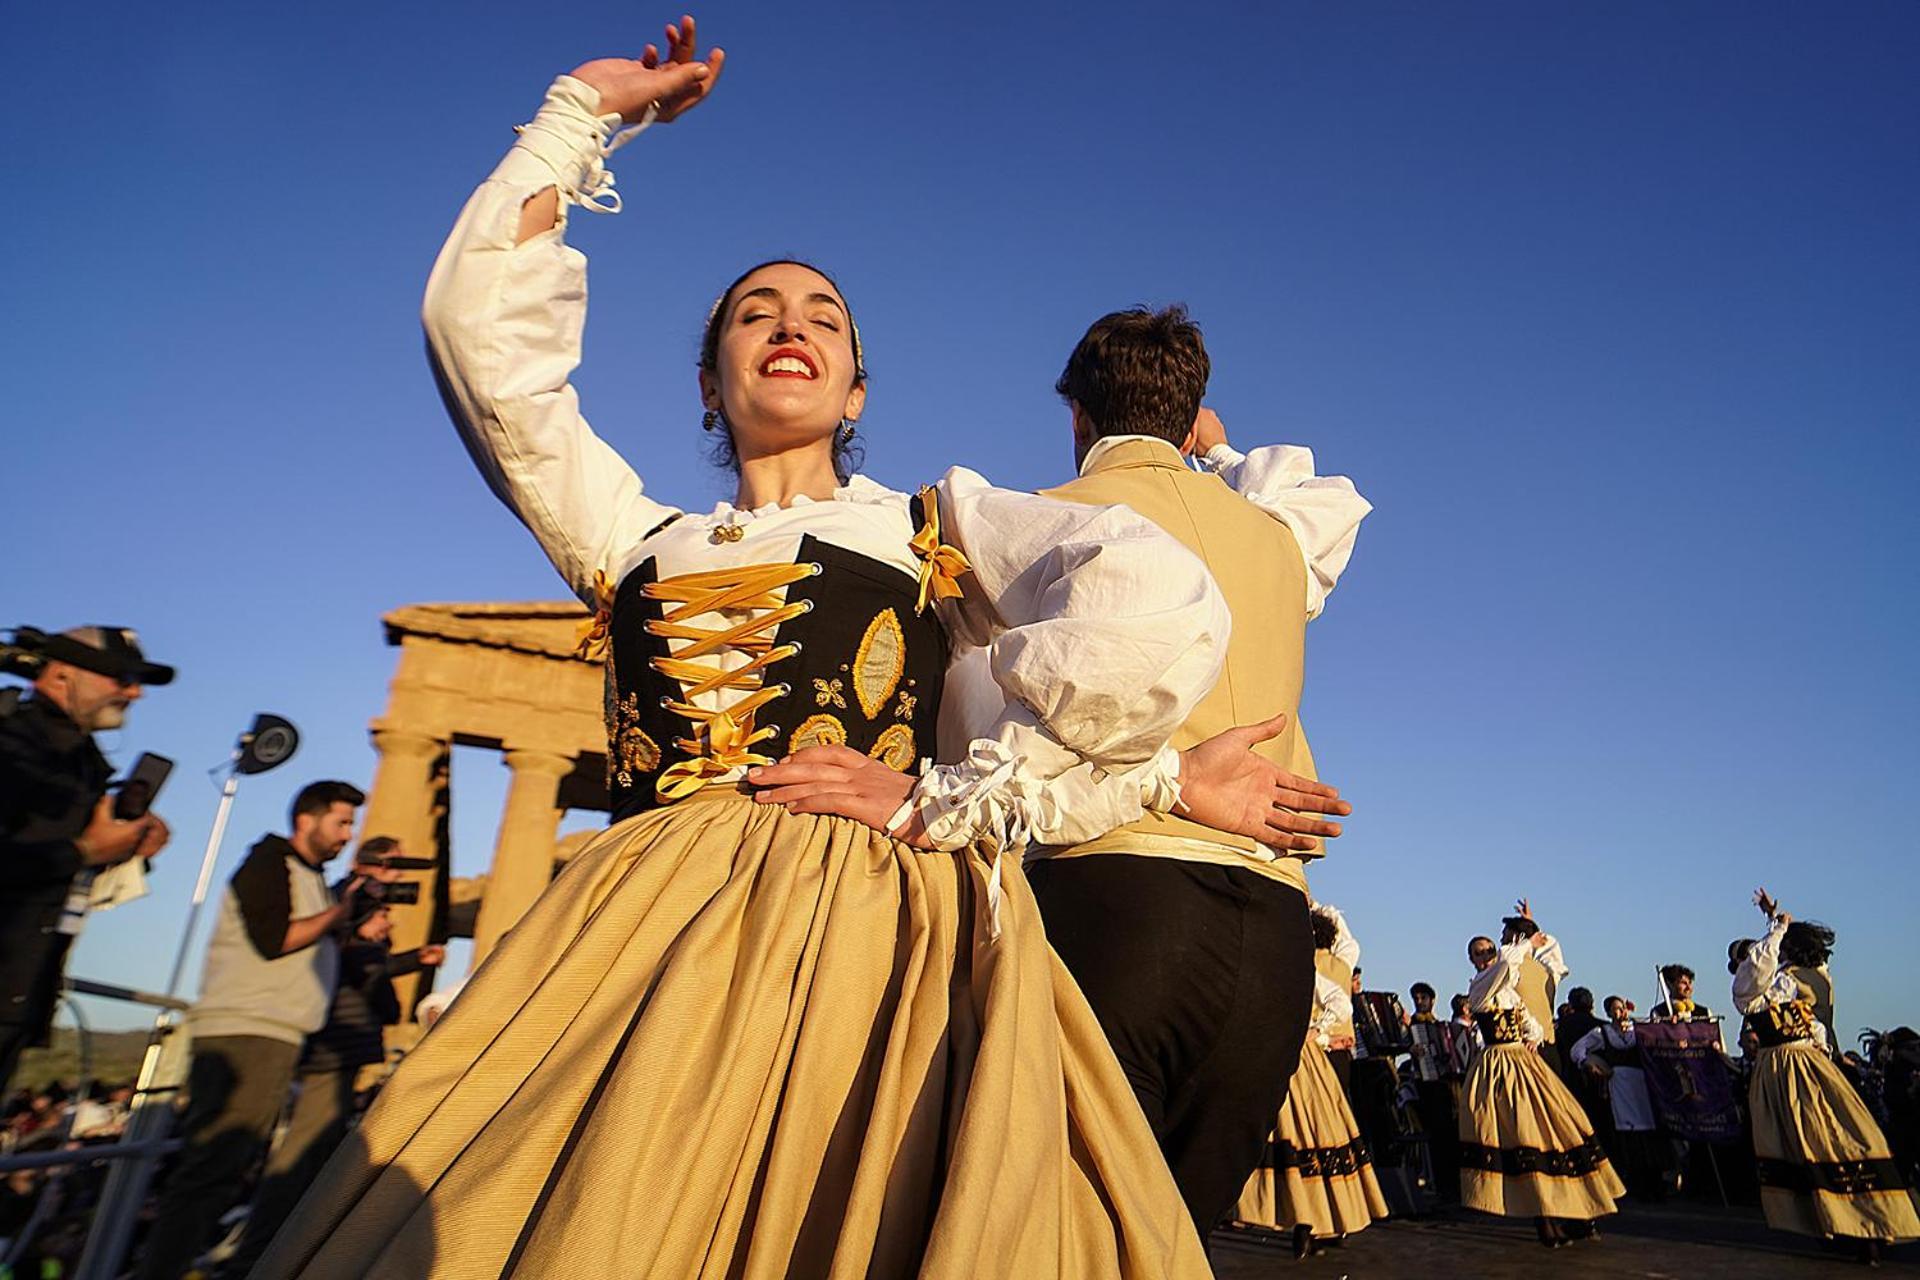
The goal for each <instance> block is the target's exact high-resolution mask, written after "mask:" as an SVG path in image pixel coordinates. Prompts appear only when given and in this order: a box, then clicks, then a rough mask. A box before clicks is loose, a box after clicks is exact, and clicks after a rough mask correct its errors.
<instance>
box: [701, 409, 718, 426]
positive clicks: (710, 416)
mask: <svg viewBox="0 0 1920 1280" xmlns="http://www.w3.org/2000/svg"><path fill="white" fill-rule="evenodd" d="M719 425H720V411H719V410H717V409H709V410H707V411H706V412H705V413H703V414H701V415H700V429H701V430H702V431H712V430H713V429H714V428H715V427H717V426H719Z"/></svg>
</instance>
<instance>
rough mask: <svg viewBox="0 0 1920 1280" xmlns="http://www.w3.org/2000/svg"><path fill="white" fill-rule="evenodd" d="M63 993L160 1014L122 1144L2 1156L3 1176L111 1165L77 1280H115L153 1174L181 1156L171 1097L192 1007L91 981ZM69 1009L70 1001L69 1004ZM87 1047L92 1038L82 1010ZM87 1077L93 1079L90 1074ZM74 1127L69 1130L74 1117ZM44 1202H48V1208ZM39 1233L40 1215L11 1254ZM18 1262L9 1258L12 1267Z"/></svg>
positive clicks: (183, 1059)
mask: <svg viewBox="0 0 1920 1280" xmlns="http://www.w3.org/2000/svg"><path fill="white" fill-rule="evenodd" d="M64 985H65V989H66V991H67V992H69V993H72V994H75V995H87V996H97V997H100V998H102V999H106V1000H119V1001H123V1002H126V1003H130V1004H141V1005H147V1006H149V1007H152V1008H156V1009H158V1010H159V1011H160V1012H159V1013H158V1014H157V1015H156V1016H155V1017H154V1020H153V1029H152V1031H150V1032H149V1033H148V1035H147V1048H146V1053H145V1054H144V1055H143V1056H142V1058H141V1060H140V1075H139V1078H138V1081H137V1083H136V1084H135V1085H134V1093H133V1108H132V1112H131V1114H130V1115H129V1116H128V1119H127V1127H126V1130H125V1131H124V1132H123V1133H122V1135H121V1137H120V1140H119V1141H118V1142H113V1143H108V1144H106V1145H103V1146H97V1147H68V1148H64V1149H62V1150H58V1151H36V1152H32V1153H29V1154H27V1155H10V1156H4V1157H0V1173H4V1172H12V1171H15V1170H26V1169H63V1170H66V1169H72V1168H76V1167H84V1166H87V1165H95V1164H102V1163H106V1164H110V1165H111V1166H112V1167H111V1168H110V1169H109V1170H108V1171H107V1180H106V1185H105V1186H104V1187H102V1188H101V1192H100V1202H99V1204H98V1205H96V1206H95V1208H94V1211H93V1224H92V1226H91V1228H90V1229H89V1230H88V1232H87V1243H86V1247H85V1248H84V1249H83V1250H82V1251H81V1254H80V1263H79V1265H78V1267H76V1268H75V1270H74V1280H114V1277H115V1276H118V1275H119V1274H120V1272H121V1269H122V1266H123V1264H124V1263H125V1261H126V1256H127V1253H128V1250H129V1248H130V1247H131V1245H132V1243H133V1229H134V1226H135V1224H136V1223H137V1222H138V1221H139V1218H140V1210H141V1208H142V1206H143V1205H145V1203H146V1199H147V1189H148V1187H149V1186H151V1185H152V1183H153V1174H154V1170H155V1169H156V1168H157V1167H158V1166H159V1163H160V1160H161V1158H162V1157H164V1156H166V1155H169V1154H171V1153H172V1152H174V1151H176V1150H178V1149H179V1146H180V1143H179V1141H178V1140H177V1139H175V1138H173V1137H171V1136H170V1135H171V1133H172V1130H173V1097H174V1095H175V1094H176V1093H178V1092H179V1091H180V1087H181V1085H183V1084H184V1083H185V1082H186V1078H187V1064H188V1060H189V1058H188V1044H187V1040H188V1037H187V1036H185V1035H183V1034H180V1033H181V1031H182V1030H183V1028H182V1027H181V1025H180V1019H179V1015H180V1014H182V1013H185V1012H186V1011H187V1010H188V1009H190V1008H191V1007H192V1006H191V1005H190V1004H189V1003H188V1002H187V1001H185V1000H181V999H177V998H175V997H173V996H166V995H160V994H158V993H156V992H152V991H141V990H139V989H137V988H134V987H122V986H116V985H114V984H112V983H107V982H91V981H89V980H87V979H85V978H68V979H67V980H66V983H65V984H64ZM68 1003H69V1006H70V1007H72V1006H71V1001H69V1002H68ZM75 1016H76V1018H78V1020H79V1022H80V1034H81V1038H82V1043H83V1045H84V1044H85V1043H86V1042H87V1040H88V1037H89V1031H88V1028H87V1026H86V1020H85V1018H84V1017H80V1016H79V1013H78V1010H77V1008H75ZM83 1074H87V1073H84V1072H83ZM88 1083H90V1082H89V1081H87V1080H84V1079H83V1080H82V1081H81V1088H80V1090H79V1091H77V1093H76V1096H77V1097H84V1095H85V1092H86V1086H87V1084H88ZM68 1123H69V1124H70V1123H71V1118H69V1121H68ZM45 1199H46V1197H45V1196H43V1197H42V1200H43V1203H44V1202H45ZM39 1226H40V1220H39V1215H38V1212H37V1211H36V1214H35V1216H34V1218H32V1219H31V1220H29V1222H28V1224H27V1228H26V1229H24V1230H22V1231H21V1232H20V1234H19V1235H17V1236H16V1237H15V1238H14V1240H13V1243H12V1248H11V1251H10V1253H11V1254H13V1255H20V1254H24V1252H25V1249H26V1247H27V1245H28V1244H30V1243H31V1241H32V1238H33V1235H34V1233H35V1232H36V1231H37V1230H38V1228H39ZM13 1260H14V1258H13V1257H12V1256H9V1257H8V1258H7V1261H8V1262H12V1261H13Z"/></svg>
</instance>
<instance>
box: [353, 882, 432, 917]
mask: <svg viewBox="0 0 1920 1280" xmlns="http://www.w3.org/2000/svg"><path fill="white" fill-rule="evenodd" d="M355 892H356V896H357V897H358V898H359V899H360V901H361V902H363V903H365V904H367V910H368V911H369V912H371V911H373V910H374V909H376V908H379V907H410V906H413V905H414V904H415V903H417V902H419V901H420V882H419V881H418V880H390V881H389V880H363V881H361V882H360V888H359V889H358V890H356V891H355Z"/></svg>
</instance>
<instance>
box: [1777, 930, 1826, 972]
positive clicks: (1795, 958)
mask: <svg viewBox="0 0 1920 1280" xmlns="http://www.w3.org/2000/svg"><path fill="white" fill-rule="evenodd" d="M1832 955H1833V930H1831V929H1829V928H1827V926H1825V925H1823V924H1820V923H1818V922H1817V921H1813V920H1795V921H1794V922H1793V923H1792V924H1790V925H1788V926H1787V935H1786V937H1784V938H1782V939H1780V958H1781V959H1782V960H1785V961H1786V962H1787V963H1788V964H1790V965H1796V966H1798V965H1805V966H1806V967H1807V968H1809V969H1815V968H1818V967H1819V966H1821V965H1823V964H1825V963H1826V962H1827V960H1828V959H1829V958H1830V957H1831V956H1832Z"/></svg>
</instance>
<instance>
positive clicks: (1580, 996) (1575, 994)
mask: <svg viewBox="0 0 1920 1280" xmlns="http://www.w3.org/2000/svg"><path fill="white" fill-rule="evenodd" d="M1567 1003H1568V1004H1570V1005H1572V1006H1573V1007H1574V1008H1575V1009H1576V1010H1578V1011H1579V1012H1581V1013H1592V1012H1593V992H1592V990H1590V989H1589V988H1587V987H1575V988H1574V989H1573V990H1571V991H1569V992H1567Z"/></svg>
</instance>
